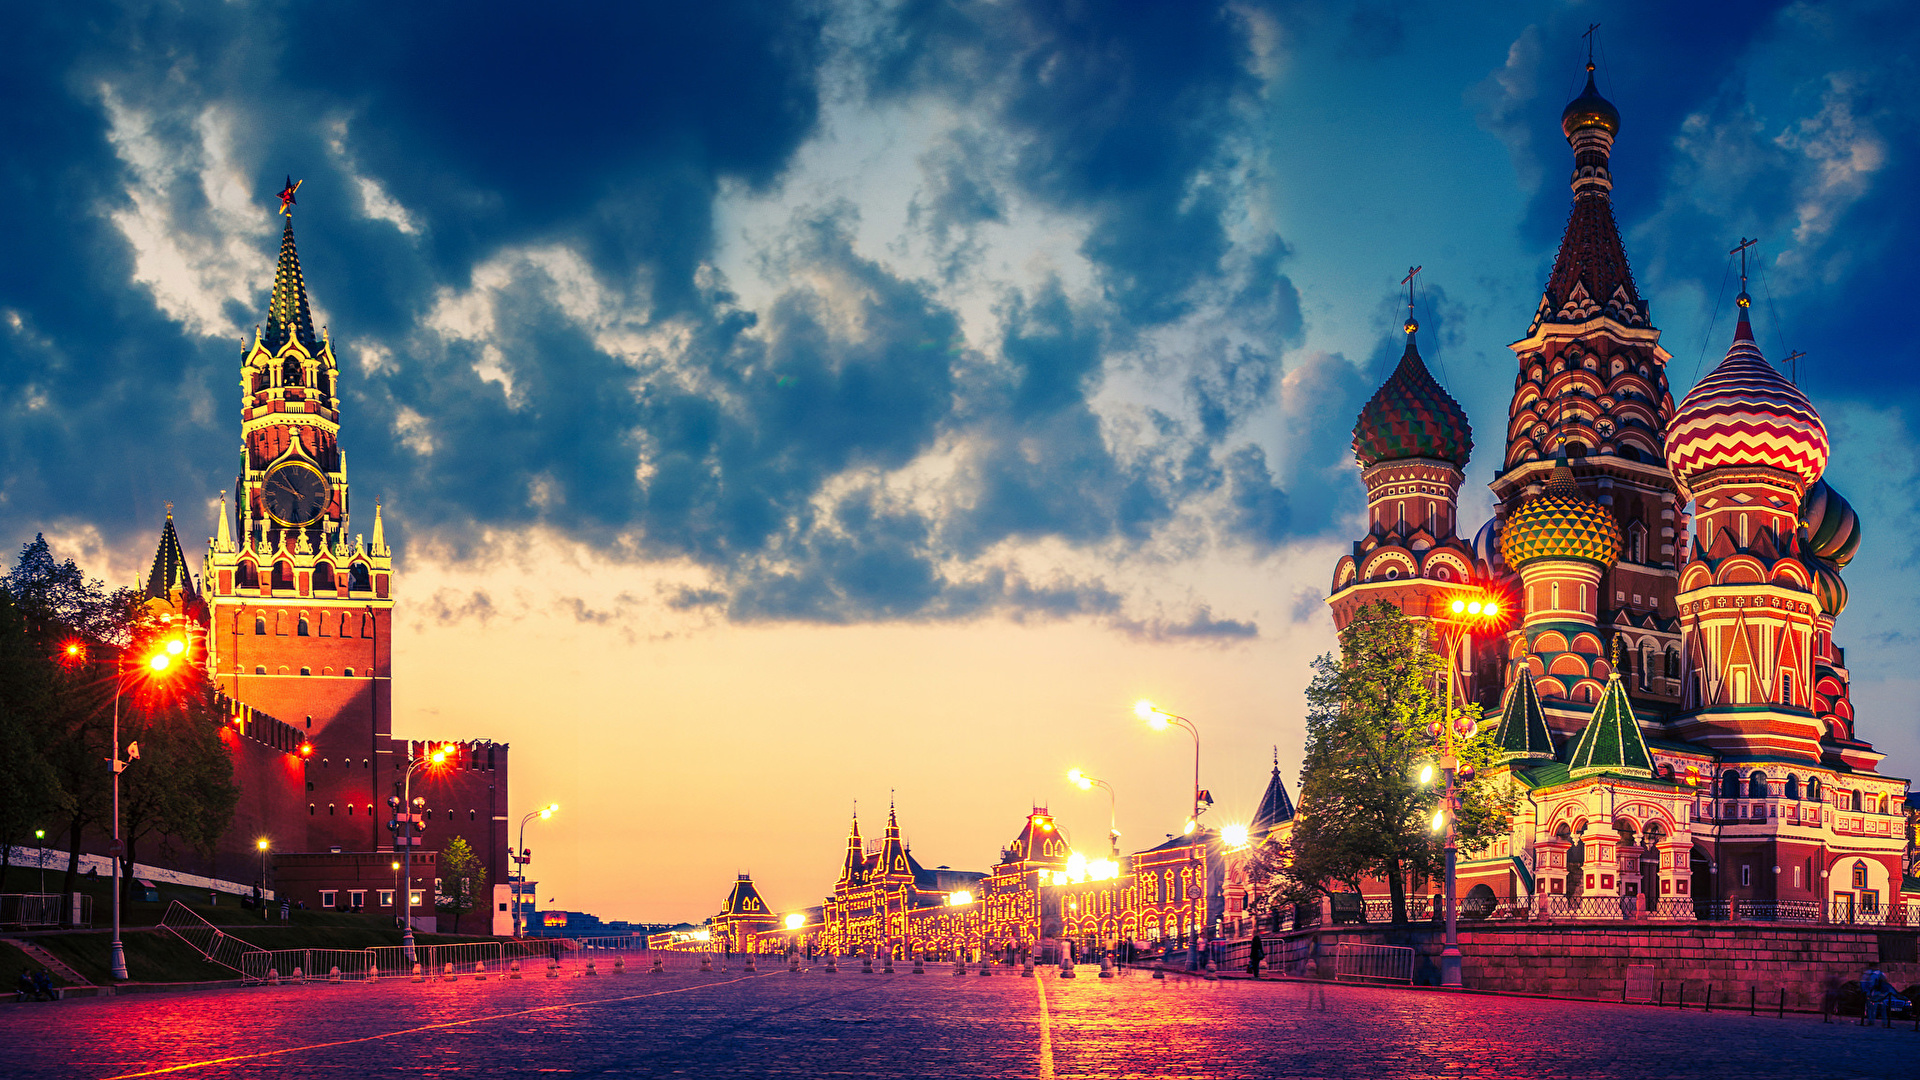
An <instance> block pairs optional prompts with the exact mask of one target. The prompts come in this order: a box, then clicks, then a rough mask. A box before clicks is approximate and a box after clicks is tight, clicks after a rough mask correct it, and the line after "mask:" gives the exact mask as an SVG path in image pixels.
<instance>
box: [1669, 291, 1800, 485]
mask: <svg viewBox="0 0 1920 1080" xmlns="http://www.w3.org/2000/svg"><path fill="white" fill-rule="evenodd" d="M1747 303H1748V301H1747V294H1745V293H1741V294H1740V325H1739V327H1738V328H1737V329H1735V331H1734V335H1733V347H1732V348H1730V349H1728V350H1727V358H1726V359H1725V360H1722V361H1721V362H1720V366H1719V367H1717V368H1714V369H1713V372H1712V373H1711V374H1709V375H1708V376H1707V377H1706V378H1704V379H1702V380H1700V384H1699V385H1698V386H1695V387H1694V388H1693V391H1692V392H1691V393H1689V394H1688V395H1687V396H1686V400H1684V401H1682V402H1681V403H1680V408H1679V409H1678V410H1676V411H1675V412H1674V414H1673V419H1672V420H1671V421H1670V422H1669V423H1668V424H1667V465H1668V467H1669V468H1670V469H1672V470H1673V478H1674V480H1675V481H1676V482H1678V483H1679V484H1680V486H1681V487H1682V488H1686V489H1688V490H1691V489H1692V487H1693V482H1694V480H1695V479H1696V478H1697V477H1699V476H1700V475H1701V474H1702V473H1706V472H1709V471H1711V470H1713V469H1719V468H1726V467H1737V466H1743V465H1744V466H1754V465H1765V466H1769V467H1772V468H1775V469H1780V470H1783V471H1785V472H1789V473H1792V474H1794V475H1795V476H1798V477H1799V478H1800V479H1801V481H1802V483H1805V484H1809V485H1811V484H1812V483H1813V482H1814V481H1816V480H1818V479H1820V474H1821V473H1822V472H1824V471H1826V468H1827V453H1828V449H1829V444H1828V441H1827V426H1826V425H1825V424H1823V423H1821V422H1820V414H1819V413H1817V412H1815V411H1814V409H1813V403H1812V402H1810V401H1808V400H1807V395H1805V394H1803V393H1801V392H1800V389H1799V388H1798V387H1796V386H1794V385H1793V384H1792V383H1790V382H1788V381H1787V380H1786V379H1785V378H1784V377H1782V376H1781V374H1780V373H1779V372H1778V371H1775V370H1774V368H1773V365H1772V364H1769V363H1767V358H1766V357H1764V356H1762V355H1760V350H1759V348H1758V347H1756V346H1755V345H1754V343H1753V327H1752V326H1751V325H1750V324H1749V323H1748V322H1747Z"/></svg>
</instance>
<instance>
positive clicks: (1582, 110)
mask: <svg viewBox="0 0 1920 1080" xmlns="http://www.w3.org/2000/svg"><path fill="white" fill-rule="evenodd" d="M1590 127H1597V128H1604V129H1605V130H1606V132H1607V134H1608V135H1618V134H1620V110H1618V109H1616V108H1614V107H1613V102H1611V101H1608V100H1607V99H1606V98H1603V97H1601V96H1600V90H1599V88H1597V87H1595V86H1594V85H1593V65H1592V64H1588V65H1587V88H1586V89H1585V90H1582V91H1581V92H1580V96H1579V97H1577V98H1574V99H1573V100H1572V101H1569V102H1567V107H1566V109H1564V110H1563V111H1562V112H1561V113H1560V130H1561V131H1563V132H1565V133H1566V136H1567V138H1568V139H1572V138H1573V133H1574V132H1576V131H1579V130H1581V129H1582V128H1590Z"/></svg>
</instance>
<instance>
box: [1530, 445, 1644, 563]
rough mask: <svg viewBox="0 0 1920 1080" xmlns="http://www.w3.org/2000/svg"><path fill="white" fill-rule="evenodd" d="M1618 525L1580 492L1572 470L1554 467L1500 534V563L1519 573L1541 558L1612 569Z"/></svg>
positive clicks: (1616, 553)
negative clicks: (1567, 560)
mask: <svg viewBox="0 0 1920 1080" xmlns="http://www.w3.org/2000/svg"><path fill="white" fill-rule="evenodd" d="M1622 546H1623V545H1622V540H1621V537H1620V523H1619V522H1617V521H1615V520H1614V518H1613V514H1612V513H1610V512H1608V510H1607V508H1606V507H1604V506H1601V505H1600V504H1599V503H1597V502H1594V501H1593V500H1592V499H1589V498H1587V497H1586V496H1585V495H1583V494H1581V493H1580V488H1579V485H1577V484H1575V483H1574V482H1573V470H1572V469H1569V468H1567V467H1566V466H1565V465H1561V466H1558V467H1556V468H1555V469H1554V470H1553V474H1552V476H1550V477H1549V478H1548V480H1547V484H1546V487H1545V488H1544V489H1543V490H1542V491H1541V492H1540V494H1538V495H1535V496H1534V497H1533V498H1531V499H1528V500H1527V501H1526V502H1524V503H1521V504H1520V509H1519V510H1517V511H1515V512H1514V515H1513V516H1512V517H1511V518H1508V519H1507V523H1506V525H1504V526H1503V527H1502V528H1501V529H1500V558H1501V560H1502V561H1504V562H1505V563H1506V564H1507V565H1508V566H1511V567H1513V568H1514V569H1516V570H1517V569H1520V568H1522V567H1524V566H1526V565H1527V564H1528V563H1532V562H1538V561H1540V560H1542V559H1577V560H1581V561H1584V562H1590V563H1594V564H1597V565H1599V566H1602V567H1607V566H1612V565H1613V563H1614V561H1615V560H1616V559H1618V558H1619V557H1620V550H1621V547H1622Z"/></svg>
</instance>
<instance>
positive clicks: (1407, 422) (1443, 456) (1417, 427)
mask: <svg viewBox="0 0 1920 1080" xmlns="http://www.w3.org/2000/svg"><path fill="white" fill-rule="evenodd" d="M1417 329H1419V324H1417V323H1415V322H1414V321H1413V320H1411V319H1409V320H1407V350H1406V352H1404V353H1402V354H1400V366H1399V367H1397V368H1395V369H1394V370H1393V374H1392V375H1390V376H1388V377H1387V381H1386V382H1384V383H1382V384H1381V385H1380V389H1378V390H1376V391H1374V393H1373V397H1371V398H1369V399H1368V400H1367V404H1366V405H1365V407H1363V408H1362V409H1361V410H1360V419H1359V420H1357V421H1355V422H1354V425H1353V456H1354V457H1356V458H1358V459H1359V460H1360V464H1361V466H1362V467H1371V466H1374V465H1378V464H1380V463H1381V462H1383V461H1401V460H1405V459H1407V458H1434V459H1437V460H1440V461H1447V462H1452V463H1453V464H1454V465H1455V466H1456V467H1458V468H1465V467H1466V464H1467V459H1468V458H1470V457H1472V456H1473V425H1472V424H1469V423H1468V422H1467V414H1466V411H1465V410H1463V409H1461V408H1460V403H1459V402H1457V401H1455V400H1453V399H1452V398H1451V397H1448V396H1447V392H1446V391H1445V390H1442V389H1440V384H1439V383H1437V382H1434V381H1433V376H1432V375H1431V374H1430V373H1429V372H1428V371H1427V365H1426V363H1425V362H1423V361H1422V360H1421V359H1420V350H1419V349H1418V348H1416V347H1415V346H1414V343H1413V332H1414V331H1415V330H1417Z"/></svg>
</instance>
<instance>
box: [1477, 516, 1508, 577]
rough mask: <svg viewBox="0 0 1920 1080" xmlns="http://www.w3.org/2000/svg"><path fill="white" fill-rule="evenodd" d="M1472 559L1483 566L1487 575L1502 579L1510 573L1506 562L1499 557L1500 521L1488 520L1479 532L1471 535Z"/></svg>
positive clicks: (1495, 519) (1495, 518) (1496, 519)
mask: <svg viewBox="0 0 1920 1080" xmlns="http://www.w3.org/2000/svg"><path fill="white" fill-rule="evenodd" d="M1473 557H1474V558H1475V559H1477V560H1479V561H1480V562H1481V563H1483V564H1485V566H1486V568H1487V573H1489V574H1491V575H1493V576H1494V577H1504V576H1505V575H1507V574H1508V573H1510V572H1511V571H1509V570H1508V569H1507V563H1506V560H1504V559H1502V558H1501V557H1500V519H1499V518H1497V517H1494V518H1488V519H1487V523H1486V524H1485V525H1482V526H1480V531H1479V532H1477V533H1474V534H1473Z"/></svg>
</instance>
